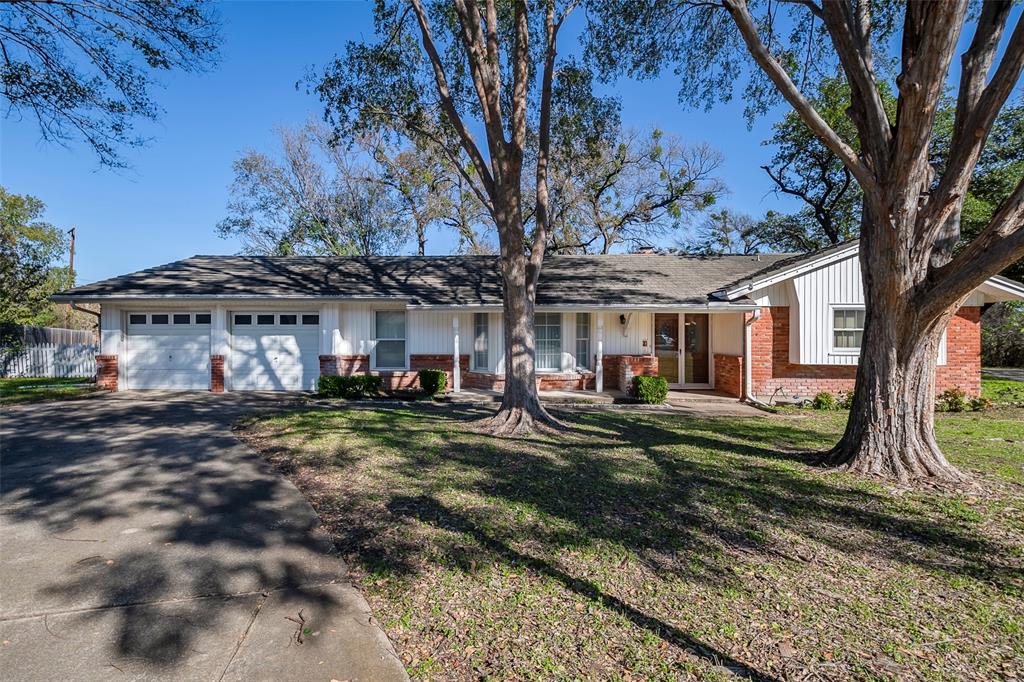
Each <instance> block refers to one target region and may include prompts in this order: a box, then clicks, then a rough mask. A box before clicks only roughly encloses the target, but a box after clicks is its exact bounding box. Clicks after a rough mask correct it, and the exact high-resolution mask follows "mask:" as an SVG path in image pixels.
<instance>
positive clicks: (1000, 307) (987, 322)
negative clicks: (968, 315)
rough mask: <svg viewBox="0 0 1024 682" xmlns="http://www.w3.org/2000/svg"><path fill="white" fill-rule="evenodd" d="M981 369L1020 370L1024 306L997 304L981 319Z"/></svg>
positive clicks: (1023, 353) (1022, 364) (1023, 361)
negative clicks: (1011, 368) (1012, 368)
mask: <svg viewBox="0 0 1024 682" xmlns="http://www.w3.org/2000/svg"><path fill="white" fill-rule="evenodd" d="M981 323H982V324H981V362H982V365H983V366H984V367H1024V302H1022V301H1007V302H1004V303H997V304H996V305H994V306H992V307H991V308H989V309H988V310H986V311H985V314H984V315H982V317H981Z"/></svg>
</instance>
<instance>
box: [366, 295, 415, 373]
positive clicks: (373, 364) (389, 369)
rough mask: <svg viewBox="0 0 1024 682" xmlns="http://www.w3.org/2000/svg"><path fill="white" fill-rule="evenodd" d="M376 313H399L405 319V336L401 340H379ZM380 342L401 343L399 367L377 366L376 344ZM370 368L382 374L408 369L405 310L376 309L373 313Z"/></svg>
mask: <svg viewBox="0 0 1024 682" xmlns="http://www.w3.org/2000/svg"><path fill="white" fill-rule="evenodd" d="M377 313H401V314H402V315H403V316H404V318H405V336H403V337H402V338H381V337H379V336H377ZM380 341H401V342H402V350H403V364H402V366H401V367H380V366H379V365H378V364H377V343H378V342H380ZM370 364H371V368H372V369H375V370H380V371H382V372H401V371H403V370H408V369H409V315H408V313H407V312H406V311H405V310H395V309H394V308H391V309H388V308H383V309H378V310H374V311H373V355H372V362H371V363H370Z"/></svg>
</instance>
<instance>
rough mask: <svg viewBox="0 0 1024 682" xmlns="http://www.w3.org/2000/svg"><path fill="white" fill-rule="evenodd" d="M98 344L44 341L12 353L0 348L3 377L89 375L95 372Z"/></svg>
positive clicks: (0, 370) (0, 371) (53, 377)
mask: <svg viewBox="0 0 1024 682" xmlns="http://www.w3.org/2000/svg"><path fill="white" fill-rule="evenodd" d="M97 353H99V346H93V345H86V344H56V343H44V344H39V345H32V346H25V347H24V348H22V349H21V350H20V351H18V352H15V353H7V354H4V353H3V351H0V376H2V377H44V378H50V379H56V378H62V377H91V376H93V375H94V374H96V354H97Z"/></svg>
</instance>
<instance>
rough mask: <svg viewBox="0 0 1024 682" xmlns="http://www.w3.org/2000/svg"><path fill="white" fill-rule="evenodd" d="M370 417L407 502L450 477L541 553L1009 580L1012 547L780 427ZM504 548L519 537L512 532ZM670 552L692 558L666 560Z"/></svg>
mask: <svg viewBox="0 0 1024 682" xmlns="http://www.w3.org/2000/svg"><path fill="white" fill-rule="evenodd" d="M381 414H382V415H384V418H382V419H375V418H372V417H370V418H368V419H364V420H363V421H361V422H360V424H359V426H358V430H359V431H360V433H361V434H363V435H364V436H371V437H372V438H373V439H374V440H376V441H378V442H380V443H381V444H383V445H385V446H386V447H387V448H389V449H390V450H391V451H393V452H395V453H398V455H399V456H398V457H397V458H396V459H395V460H393V461H392V462H390V463H389V465H388V466H389V467H391V468H392V469H393V474H395V475H397V476H399V477H401V479H402V480H403V481H405V482H407V484H408V485H409V486H410V488H404V490H405V491H408V490H409V489H419V490H420V491H421V492H423V493H424V494H431V493H432V492H434V491H435V490H437V488H438V486H437V485H435V483H442V485H441V487H442V488H443V487H445V485H443V483H444V482H445V481H447V482H448V484H450V485H454V486H458V485H459V481H458V479H451V478H450V476H449V475H447V474H445V473H444V470H447V469H451V467H452V466H453V465H454V466H457V467H458V469H459V470H460V471H461V472H462V473H463V474H464V476H463V477H464V478H465V479H466V480H464V481H463V482H462V487H463V489H465V490H466V491H468V492H471V493H474V494H480V495H484V496H491V497H494V498H496V499H499V500H502V501H504V502H506V503H511V504H515V505H526V506H527V507H529V508H532V509H535V510H537V511H539V512H541V513H543V514H544V515H546V516H548V517H550V518H553V519H558V520H560V521H562V522H564V523H558V524H554V525H555V526H556V528H554V529H553V530H545V529H541V528H530V529H528V532H529V534H530V535H529V538H530V539H531V540H533V541H540V542H541V543H543V544H545V545H547V546H557V547H568V546H573V545H576V544H587V543H591V542H595V541H601V540H607V541H612V542H616V543H621V544H622V545H624V546H625V547H626V548H628V549H630V550H632V551H634V552H636V553H637V554H638V556H640V557H644V558H646V559H647V560H648V561H650V563H651V564H652V565H655V566H658V567H659V570H669V571H671V572H673V573H675V574H677V575H680V576H681V577H686V578H693V579H702V580H706V581H709V582H714V583H720V582H721V581H723V580H727V579H728V578H727V577H726V576H728V575H731V571H729V570H728V569H729V567H730V564H731V561H730V560H729V559H728V558H727V557H724V556H723V555H722V553H721V551H720V549H721V546H720V545H719V543H722V544H723V545H725V546H726V547H737V548H740V549H742V550H746V551H753V552H761V553H764V554H768V555H781V556H783V557H787V558H792V556H793V554H794V552H793V551H791V548H789V547H786V544H787V542H788V541H787V540H786V539H785V538H787V537H788V538H790V540H791V541H796V542H801V543H802V542H819V543H822V544H824V545H826V546H829V547H832V548H834V549H836V550H839V551H842V552H844V553H850V554H854V555H857V554H860V555H865V556H869V555H874V556H876V557H879V558H883V559H885V560H887V561H893V562H897V563H910V564H914V565H917V566H919V567H920V568H923V569H926V570H942V571H947V572H953V573H960V574H963V575H969V576H971V577H973V578H976V579H980V580H989V581H992V582H993V583H995V584H997V585H1000V586H1001V587H1002V588H1005V587H1010V586H1008V585H1007V581H1008V580H1009V581H1010V582H1011V583H1012V582H1014V581H1015V580H1019V578H1020V574H1019V570H1018V569H1017V568H1016V567H1015V566H1013V565H1012V564H1011V563H1009V562H1007V561H1005V560H1004V557H1006V556H1008V555H1009V553H1010V549H1011V548H1010V547H1008V546H1004V545H1002V544H1000V543H998V542H993V541H991V540H988V539H985V538H983V537H981V536H979V535H978V534H977V533H975V532H974V529H972V528H971V527H969V526H966V525H964V524H963V523H958V522H954V521H953V520H951V519H949V518H948V517H946V518H944V517H943V516H942V515H941V513H940V512H939V511H937V510H936V509H934V505H929V504H924V503H922V504H919V505H912V504H904V503H903V501H902V500H899V499H897V498H894V497H893V496H892V495H891V494H890V493H888V492H886V491H884V490H883V489H881V488H880V487H879V486H877V485H876V484H873V483H871V482H868V481H865V480H863V479H858V478H855V477H853V476H847V475H843V474H838V473H832V472H827V471H825V470H821V469H818V468H816V467H811V466H809V463H810V462H813V461H814V460H815V458H816V455H817V451H810V450H796V449H794V450H792V451H782V450H779V449H778V446H779V445H780V444H783V443H789V444H791V445H792V446H795V447H796V448H800V447H808V446H812V447H813V446H817V445H819V444H820V443H822V442H823V438H824V439H825V440H827V439H828V437H829V436H828V435H827V434H824V433H822V432H818V431H813V430H809V429H806V428H803V427H802V426H795V425H793V424H792V422H780V421H772V420H768V419H765V420H757V421H756V422H754V421H753V420H739V419H720V420H714V419H709V420H696V419H690V418H674V417H665V416H659V417H647V416H645V417H643V418H639V417H637V416H635V415H622V414H616V413H601V414H596V415H595V414H590V415H586V417H585V418H583V419H580V420H578V421H576V422H575V424H574V426H575V433H573V434H569V435H565V436H554V437H540V438H536V437H535V438H531V439H512V440H508V439H501V438H494V437H490V436H487V435H483V434H479V433H471V432H470V433H467V432H466V431H464V430H463V429H462V425H460V424H459V423H458V421H462V420H466V419H471V418H473V417H475V416H476V413H474V412H470V411H466V412H461V413H458V414H456V417H455V420H452V421H450V422H447V423H446V420H445V419H444V417H443V416H440V415H437V414H431V413H425V412H422V411H419V410H409V411H402V412H401V413H400V414H401V419H388V418H387V416H388V415H389V414H390V413H387V412H384V413H381ZM374 422H377V423H374ZM755 438H756V440H754V439H755ZM756 443H764V444H767V445H768V446H767V447H766V446H765V445H759V444H756ZM619 453H621V454H619ZM638 453H639V454H638ZM468 474H471V475H468ZM435 479H436V481H435ZM400 489H403V488H399V489H396V490H400ZM350 506H351V505H350ZM488 525H489V526H490V525H493V524H488ZM524 532H527V531H526V530H525V529H524ZM373 534H374V531H372V530H368V531H367V533H366V535H373ZM360 535H361V536H362V535H364V534H363V533H360ZM505 539H506V540H508V541H511V542H515V541H518V540H522V539H524V538H523V537H516V535H515V532H514V531H513V532H512V533H511V534H510V536H509V537H507V538H505ZM679 553H686V554H688V555H690V560H689V561H686V562H680V561H678V555H679ZM695 557H698V558H699V560H698V561H697V562H696V563H695V562H694V560H693V559H694V558H695ZM394 559H395V557H394V556H392V557H391V558H390V559H389V560H388V561H393V560H394ZM400 563H403V564H404V563H405V562H400ZM391 568H397V567H396V566H392V567H391ZM401 570H403V569H401V568H400V569H399V571H401ZM1013 589H1016V588H1013Z"/></svg>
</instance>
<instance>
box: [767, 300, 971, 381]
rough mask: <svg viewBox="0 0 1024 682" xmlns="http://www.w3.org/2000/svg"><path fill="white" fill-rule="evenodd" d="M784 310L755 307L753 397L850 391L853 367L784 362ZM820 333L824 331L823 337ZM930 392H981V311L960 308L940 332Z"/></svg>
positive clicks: (786, 334)
mask: <svg viewBox="0 0 1024 682" xmlns="http://www.w3.org/2000/svg"><path fill="white" fill-rule="evenodd" d="M789 326H790V321H789V307H788V306H771V307H765V308H761V319H760V320H758V321H757V322H755V323H754V324H753V325H751V330H750V332H751V363H750V367H751V382H752V384H753V392H754V395H756V396H758V397H760V398H762V399H763V398H770V397H771V396H772V395H775V394H776V392H777V395H778V396H779V397H780V398H781V397H790V398H792V397H794V396H797V395H799V396H800V397H802V398H811V397H814V395H815V394H816V393H820V392H822V391H827V392H829V393H833V394H838V393H844V392H847V391H852V390H853V384H854V380H855V378H856V375H857V366H856V365H798V364H793V363H791V362H790V361H789ZM823 333H824V332H823ZM935 374H936V381H935V391H936V393H941V392H942V391H944V390H946V389H947V388H950V387H952V386H959V387H960V388H962V389H964V390H965V391H966V392H967V393H968V394H970V395H978V394H979V393H980V392H981V309H980V308H977V307H970V308H968V307H964V308H961V309H960V310H959V311H958V312H957V314H956V315H955V316H954V317H953V319H952V320H951V321H950V323H949V328H948V330H947V332H946V364H945V365H943V366H940V367H938V368H937V371H936V373H935Z"/></svg>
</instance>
